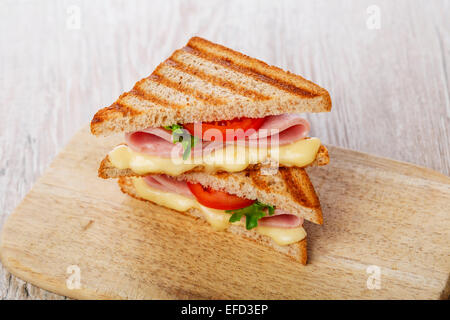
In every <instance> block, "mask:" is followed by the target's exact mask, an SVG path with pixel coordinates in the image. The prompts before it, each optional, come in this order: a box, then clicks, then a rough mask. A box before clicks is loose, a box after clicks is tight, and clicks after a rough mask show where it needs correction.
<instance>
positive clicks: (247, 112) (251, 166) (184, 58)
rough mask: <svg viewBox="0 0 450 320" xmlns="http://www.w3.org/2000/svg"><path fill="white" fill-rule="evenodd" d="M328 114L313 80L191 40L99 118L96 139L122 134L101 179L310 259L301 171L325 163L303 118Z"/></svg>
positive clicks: (312, 199) (315, 204) (313, 205)
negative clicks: (111, 181) (308, 115)
mask: <svg viewBox="0 0 450 320" xmlns="http://www.w3.org/2000/svg"><path fill="white" fill-rule="evenodd" d="M330 110H331V100H330V96H329V94H328V92H327V91H326V90H325V89H323V88H321V87H319V86H317V85H316V84H314V83H312V82H310V81H308V80H305V79H304V78H302V77H300V76H298V75H294V74H292V73H289V72H286V71H283V70H281V69H279V68H276V67H273V66H269V65H267V64H266V63H264V62H262V61H259V60H257V59H253V58H250V57H248V56H246V55H243V54H241V53H239V52H236V51H233V50H231V49H228V48H226V47H223V46H221V45H218V44H214V43H212V42H209V41H207V40H205V39H202V38H198V37H194V38H192V39H190V40H189V42H188V43H187V45H186V46H185V47H184V48H182V49H180V50H176V51H175V52H174V53H173V54H172V55H171V56H170V57H169V58H168V59H167V60H166V61H164V62H163V63H161V64H160V65H159V66H158V67H157V68H156V69H155V70H154V71H153V73H152V74H151V75H150V76H149V77H147V78H144V79H142V80H140V81H138V82H137V83H136V84H135V86H134V87H133V89H132V90H131V91H129V92H126V93H124V94H122V95H121V96H120V97H119V99H118V100H117V101H116V102H115V103H113V104H112V105H111V106H109V107H107V108H103V109H101V110H99V111H98V112H97V113H96V114H95V116H94V118H93V119H92V122H91V131H92V133H93V134H94V135H109V134H113V133H117V132H123V133H124V143H123V144H121V145H118V146H116V147H115V148H114V149H113V150H111V152H110V153H109V154H108V155H107V156H106V157H105V158H104V159H103V161H102V162H101V164H100V168H99V176H100V177H102V178H105V179H106V178H118V181H119V185H120V188H121V190H122V191H123V192H125V193H127V194H129V195H130V196H132V197H134V198H137V199H140V200H145V201H150V202H153V203H155V204H157V205H160V206H164V207H167V208H170V209H173V210H174V213H173V214H178V213H176V211H179V212H184V213H187V214H189V215H191V216H193V217H200V218H202V219H203V220H204V221H205V222H207V223H209V224H210V225H211V227H212V228H213V229H214V230H217V231H219V230H220V231H228V232H232V233H235V234H238V235H240V236H242V237H244V238H250V239H253V240H255V241H257V242H258V243H260V244H261V245H265V246H269V247H272V248H273V249H274V250H277V251H279V252H282V253H284V254H286V255H288V256H290V257H293V258H294V259H296V260H298V261H300V262H302V263H306V257H307V256H306V232H305V230H304V228H303V222H304V220H308V221H310V222H313V223H317V224H322V211H321V208H320V203H319V199H318V198H317V195H316V193H315V191H314V187H313V186H312V184H311V182H310V180H309V177H308V175H307V173H306V171H305V170H304V168H305V167H307V166H322V165H326V164H327V163H328V161H329V157H328V152H327V149H326V148H325V146H323V145H322V144H321V142H320V140H319V139H318V138H313V137H309V136H308V133H309V130H310V127H309V123H308V121H306V120H305V119H303V118H302V117H301V116H300V115H299V114H300V113H305V112H328V111H330ZM149 214H151V212H149Z"/></svg>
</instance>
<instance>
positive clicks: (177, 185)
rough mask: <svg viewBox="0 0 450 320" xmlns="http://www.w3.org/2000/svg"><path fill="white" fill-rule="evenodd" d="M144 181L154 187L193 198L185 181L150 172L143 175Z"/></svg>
mask: <svg viewBox="0 0 450 320" xmlns="http://www.w3.org/2000/svg"><path fill="white" fill-rule="evenodd" d="M144 181H145V182H146V183H147V184H148V185H149V186H150V187H152V188H154V189H157V190H160V191H164V192H170V193H176V194H180V195H183V196H186V197H188V198H195V197H194V195H193V194H192V192H191V190H190V189H189V187H188V185H187V183H186V181H178V180H177V179H174V178H172V177H169V176H166V175H164V174H152V175H148V176H145V177H144Z"/></svg>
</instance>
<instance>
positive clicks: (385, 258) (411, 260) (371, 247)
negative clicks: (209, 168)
mask: <svg viewBox="0 0 450 320" xmlns="http://www.w3.org/2000/svg"><path fill="white" fill-rule="evenodd" d="M120 140H121V137H118V136H115V137H110V138H95V137H93V136H91V135H90V134H89V132H88V129H87V128H84V129H82V130H81V131H80V132H79V133H78V134H76V135H75V136H74V137H73V139H72V140H71V141H70V143H69V145H68V146H66V148H65V149H64V150H63V151H62V152H61V153H60V154H59V155H58V156H57V158H56V159H55V160H54V162H53V163H52V165H51V166H50V168H49V169H48V170H47V172H46V173H45V174H44V175H43V176H42V177H41V178H40V179H39V180H38V182H37V183H36V184H35V186H34V187H33V189H32V190H31V192H30V193H29V194H28V195H27V196H26V197H25V199H24V200H23V202H22V203H21V204H20V205H19V206H18V207H17V208H16V210H15V212H14V213H13V214H12V215H11V216H10V217H9V218H8V219H7V221H6V223H5V226H4V228H3V231H2V234H1V238H0V239H1V244H0V257H1V260H2V263H3V264H4V266H5V267H6V268H7V269H8V270H9V271H10V272H11V273H12V274H14V275H16V276H18V277H19V278H22V279H24V280H25V281H28V282H30V283H32V284H34V285H37V286H39V287H42V288H44V289H47V290H49V291H52V292H56V293H58V294H61V295H66V296H69V297H73V298H100V299H104V298H119V299H122V298H126V299H141V298H145V299H160V298H162V299H166V298H175V299H185V298H199V299H210V298H212V299H217V298H225V299H227V298H234V299H252V298H261V299H305V298H313V299H317V298H321V299H322V298H323V299H341V298H343V299H348V298H364V299H366V298H367V299H381V298H394V299H405V298H413V299H439V298H447V297H448V288H449V287H448V277H449V272H450V256H449V252H450V250H449V249H450V248H449V243H450V241H449V240H450V214H449V213H450V212H449V208H450V179H449V178H448V177H446V176H444V175H442V174H440V173H437V172H434V171H432V170H429V169H425V168H420V167H416V166H413V165H409V164H406V163H400V162H396V161H392V160H387V159H382V158H378V157H373V156H370V155H367V154H363V153H358V152H354V151H349V150H345V149H341V148H336V147H331V146H330V148H329V149H330V155H331V163H330V165H328V166H327V167H322V168H313V169H310V170H309V173H310V175H311V179H312V180H313V183H314V184H315V186H316V190H317V192H318V193H319V197H320V199H321V202H322V206H323V215H324V220H325V222H324V225H323V226H317V225H313V224H311V223H307V224H306V229H307V231H308V242H309V247H308V253H309V263H308V265H307V266H302V265H301V264H299V263H297V262H295V261H293V260H291V259H290V258H287V257H285V256H283V255H282V254H279V253H276V252H274V251H272V250H270V249H268V248H265V247H260V246H259V245H257V244H256V243H254V242H252V241H250V240H245V239H243V238H241V237H238V236H235V235H232V234H227V233H223V232H213V231H211V230H210V228H209V226H208V225H207V224H205V223H203V222H201V221H196V220H195V219H192V218H190V217H187V216H184V215H182V214H179V213H176V212H174V211H170V210H167V209H164V208H161V207H157V206H153V205H150V204H148V203H145V202H141V201H138V200H134V199H132V198H129V197H128V196H126V195H123V194H122V193H121V192H120V191H119V188H118V186H117V184H116V182H115V181H113V180H102V179H100V178H97V174H96V171H97V167H98V163H99V161H100V159H101V158H102V157H103V156H104V154H105V153H106V152H107V151H108V150H109V149H110V148H111V147H112V146H113V145H115V144H116V143H117V142H119V141H120ZM73 265H75V266H77V267H79V270H80V284H81V288H80V289H69V288H68V287H67V285H66V281H67V280H68V279H69V278H70V276H71V274H70V273H67V272H68V267H69V266H73ZM372 265H374V266H376V268H377V267H379V268H380V269H379V270H380V289H372V290H369V289H368V288H367V280H368V277H369V276H370V275H371V274H368V273H367V268H368V267H369V266H372ZM372 268H373V267H372Z"/></svg>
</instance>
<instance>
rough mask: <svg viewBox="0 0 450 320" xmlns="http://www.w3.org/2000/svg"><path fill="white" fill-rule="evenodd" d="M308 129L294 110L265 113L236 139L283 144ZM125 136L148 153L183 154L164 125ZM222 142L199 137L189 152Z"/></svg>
mask: <svg viewBox="0 0 450 320" xmlns="http://www.w3.org/2000/svg"><path fill="white" fill-rule="evenodd" d="M309 129H310V125H309V123H308V121H307V120H306V119H303V118H302V117H300V115H298V114H281V115H276V116H268V117H266V118H265V121H264V123H263V124H262V126H261V128H260V129H259V130H258V132H255V133H254V134H252V135H250V136H249V139H248V140H247V141H238V142H237V143H238V144H246V145H248V144H250V145H252V146H257V145H260V146H264V145H266V144H270V141H271V139H274V138H278V143H279V145H286V144H290V143H292V142H294V141H298V140H300V139H303V138H305V137H306V136H307V135H308V133H309ZM276 134H278V137H276V136H275V135H276ZM125 140H126V143H127V144H128V146H129V147H130V148H131V149H132V150H134V151H136V152H140V153H145V154H148V155H152V156H158V157H162V158H170V157H181V156H182V154H183V148H182V146H181V144H180V143H176V144H174V143H173V138H172V133H171V132H170V131H169V130H166V129H164V128H147V129H144V130H140V131H136V132H133V133H127V134H125ZM229 143H236V142H229ZM222 146H223V144H222V143H221V142H219V141H216V142H214V141H213V142H208V141H202V142H199V143H197V145H196V146H195V147H194V149H193V150H192V152H193V155H194V156H195V155H201V154H203V155H207V154H208V153H209V152H211V151H213V150H215V149H217V148H220V147H222Z"/></svg>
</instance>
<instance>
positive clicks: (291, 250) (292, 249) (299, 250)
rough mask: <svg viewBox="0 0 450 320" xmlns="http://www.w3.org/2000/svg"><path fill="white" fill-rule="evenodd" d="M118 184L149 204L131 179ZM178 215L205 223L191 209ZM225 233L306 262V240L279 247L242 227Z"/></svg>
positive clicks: (269, 239)
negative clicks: (138, 192) (137, 190)
mask: <svg viewBox="0 0 450 320" xmlns="http://www.w3.org/2000/svg"><path fill="white" fill-rule="evenodd" d="M118 182H119V186H120V189H121V190H122V192H123V193H126V194H128V195H130V196H131V197H133V198H136V199H138V200H142V201H147V202H150V203H151V201H148V200H145V199H143V198H140V197H139V196H138V194H137V192H136V189H135V187H134V185H133V183H132V181H131V178H129V177H121V178H119V181H118ZM173 211H174V210H173ZM176 212H178V211H176ZM180 213H182V214H186V215H189V216H191V217H193V218H199V219H201V220H203V222H204V223H207V222H206V221H205V219H204V216H203V214H201V213H200V212H199V211H198V210H197V209H191V210H188V211H186V212H180ZM226 231H227V232H231V233H234V234H236V235H240V236H242V237H245V238H247V239H251V240H253V241H256V242H257V243H260V244H262V245H265V246H267V247H270V248H273V249H274V250H276V251H278V252H281V253H283V254H285V255H287V256H289V257H291V258H293V259H295V260H296V261H299V262H300V263H302V264H306V260H307V251H306V246H307V244H306V238H305V239H303V240H302V241H300V242H297V243H293V244H290V245H287V246H280V245H278V244H277V243H275V242H274V241H273V240H272V239H271V238H270V237H267V236H264V235H260V234H258V233H256V232H254V231H252V230H247V229H245V227H243V226H239V225H231V226H230V227H229V228H228V229H227V230H226Z"/></svg>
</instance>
